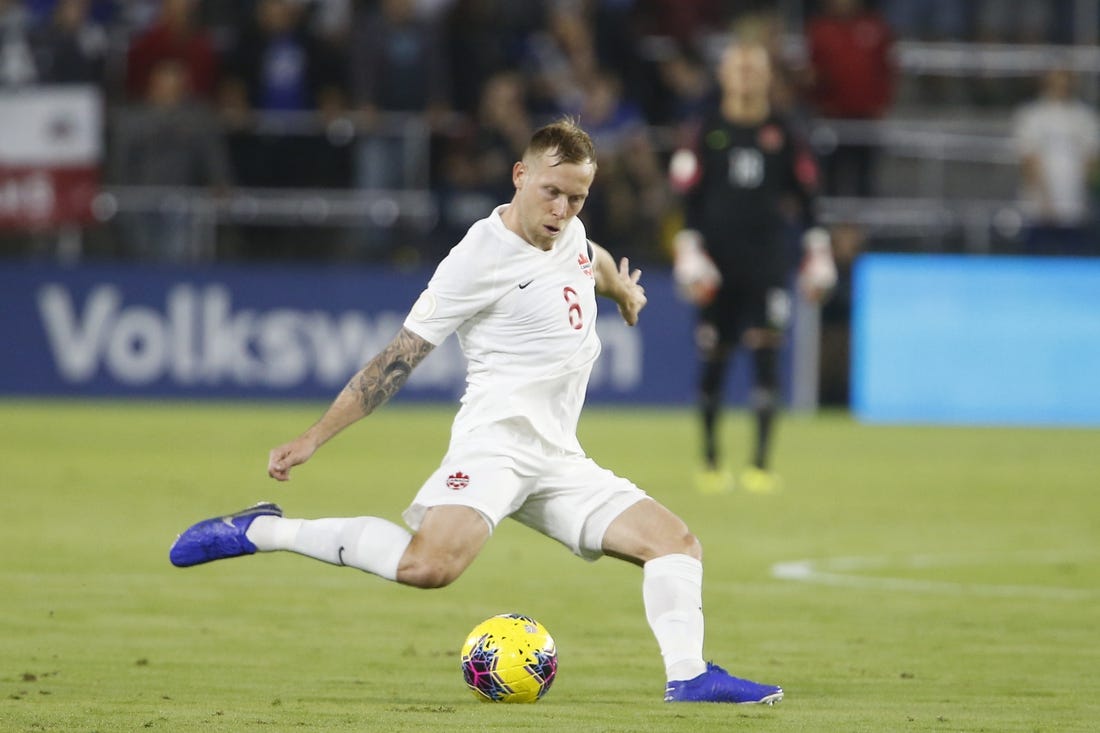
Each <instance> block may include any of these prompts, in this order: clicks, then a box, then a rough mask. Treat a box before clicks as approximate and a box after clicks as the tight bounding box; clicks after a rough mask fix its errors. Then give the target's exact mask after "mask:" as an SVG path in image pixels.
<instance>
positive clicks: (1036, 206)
mask: <svg viewBox="0 0 1100 733" xmlns="http://www.w3.org/2000/svg"><path fill="white" fill-rule="evenodd" d="M1014 143H1015V145H1016V151H1017V152H1018V153H1019V155H1020V156H1021V158H1022V159H1024V160H1025V161H1026V160H1027V159H1028V158H1031V159H1032V160H1033V161H1034V165H1035V166H1036V169H1037V170H1036V175H1035V176H1034V178H1032V179H1031V180H1029V179H1028V178H1029V177H1027V176H1025V178H1024V181H1023V183H1022V186H1021V191H1020V198H1021V204H1022V206H1023V208H1024V212H1025V214H1027V215H1028V216H1029V217H1030V218H1031V219H1032V220H1033V221H1041V222H1043V223H1047V224H1054V225H1058V226H1079V225H1080V224H1082V223H1084V222H1085V221H1086V219H1087V218H1088V215H1089V192H1088V177H1089V170H1090V166H1091V165H1092V161H1093V160H1094V159H1095V158H1096V156H1097V155H1098V154H1100V117H1098V116H1097V114H1096V113H1095V112H1094V111H1093V110H1092V109H1091V108H1090V107H1089V106H1088V105H1086V104H1085V103H1084V102H1081V101H1078V100H1075V99H1049V98H1044V99H1039V100H1037V101H1035V102H1031V103H1029V104H1027V105H1025V106H1024V107H1023V108H1021V109H1020V111H1019V112H1018V113H1017V114H1016V120H1015V127H1014Z"/></svg>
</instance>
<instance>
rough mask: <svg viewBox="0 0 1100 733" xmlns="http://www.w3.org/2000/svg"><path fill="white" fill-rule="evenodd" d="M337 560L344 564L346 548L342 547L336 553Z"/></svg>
mask: <svg viewBox="0 0 1100 733" xmlns="http://www.w3.org/2000/svg"><path fill="white" fill-rule="evenodd" d="M336 559H337V560H339V561H340V564H341V565H343V564H344V546H343V545H340V549H339V550H337V551H336Z"/></svg>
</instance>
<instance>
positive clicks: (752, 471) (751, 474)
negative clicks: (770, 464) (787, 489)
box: [740, 466, 783, 494]
mask: <svg viewBox="0 0 1100 733" xmlns="http://www.w3.org/2000/svg"><path fill="white" fill-rule="evenodd" d="M782 484H783V482H782V480H781V479H780V478H779V475H778V474H775V473H772V472H771V471H765V470H764V469H762V468H757V467H755V466H752V467H750V468H746V469H745V470H744V472H743V473H742V474H741V480H740V485H741V486H742V487H743V488H744V489H745V491H747V492H749V493H750V494H774V493H775V492H777V491H779V489H780V487H781V486H782Z"/></svg>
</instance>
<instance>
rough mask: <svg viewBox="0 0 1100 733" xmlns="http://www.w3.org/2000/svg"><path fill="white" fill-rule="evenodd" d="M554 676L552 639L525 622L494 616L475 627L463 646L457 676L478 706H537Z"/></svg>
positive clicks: (527, 619)
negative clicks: (461, 678)
mask: <svg viewBox="0 0 1100 733" xmlns="http://www.w3.org/2000/svg"><path fill="white" fill-rule="evenodd" d="M557 673H558V650H557V646H556V645H555V644H554V639H553V637H551V636H550V632H549V631H547V630H546V627H545V626H543V625H542V624H540V623H539V622H538V621H536V620H535V619H533V618H531V617H530V616H523V615H521V614H518V613H502V614H500V615H498V616H493V617H492V618H489V619H486V620H485V621H482V622H481V623H480V624H478V625H477V626H475V627H474V628H473V630H472V631H470V633H469V634H468V635H467V637H466V643H465V644H463V645H462V676H463V678H464V679H465V680H466V686H467V687H469V688H470V690H471V691H472V692H473V693H474V696H475V697H477V698H478V699H479V700H481V701H483V702H536V701H537V700H539V699H540V698H541V697H542V696H543V695H545V694H546V691H547V690H549V689H550V685H551V683H553V681H554V677H555V676H556V675H557Z"/></svg>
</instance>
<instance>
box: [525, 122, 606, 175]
mask: <svg viewBox="0 0 1100 733" xmlns="http://www.w3.org/2000/svg"><path fill="white" fill-rule="evenodd" d="M544 153H545V154H549V155H551V156H553V157H555V158H557V159H558V160H557V162H556V163H554V165H560V164H562V163H574V164H577V165H583V164H585V163H591V164H592V166H593V167H595V166H596V146H595V144H594V143H593V142H592V138H591V137H589V135H588V133H587V132H585V131H584V130H582V129H581V127H580V125H578V124H577V122H576V120H574V119H573V118H571V117H563V118H562V119H560V120H557V121H556V122H551V123H550V124H549V125H545V126H543V127H540V128H539V129H538V130H536V131H535V134H534V135H532V136H531V142H529V143H528V144H527V150H525V151H524V153H523V157H524V158H526V157H527V156H529V155H542V154H544Z"/></svg>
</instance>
